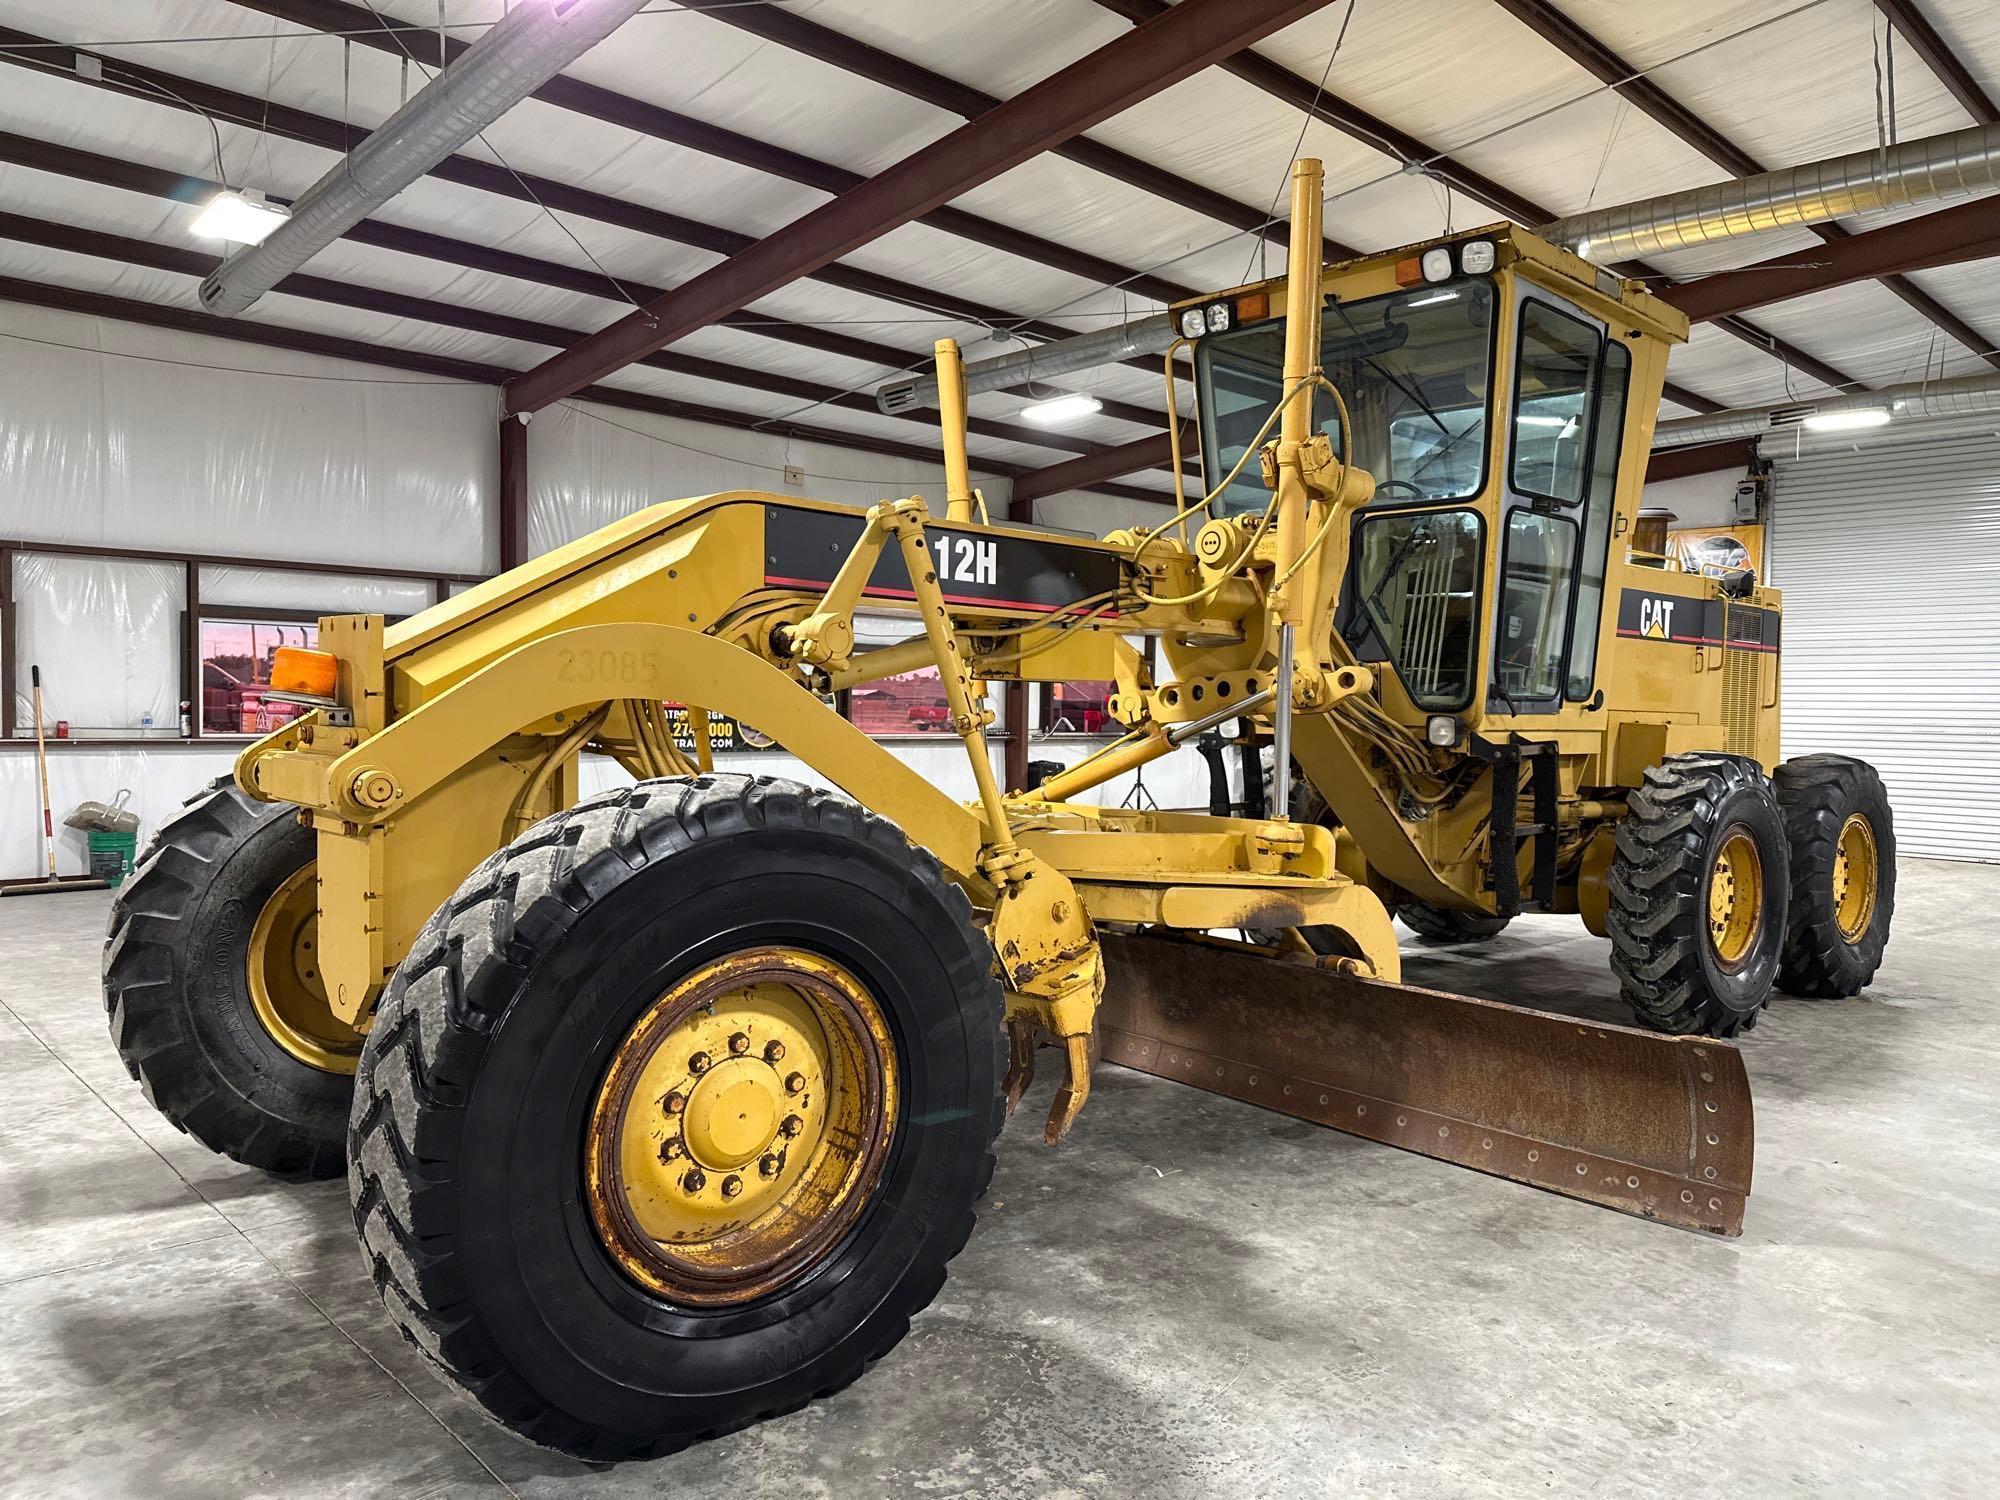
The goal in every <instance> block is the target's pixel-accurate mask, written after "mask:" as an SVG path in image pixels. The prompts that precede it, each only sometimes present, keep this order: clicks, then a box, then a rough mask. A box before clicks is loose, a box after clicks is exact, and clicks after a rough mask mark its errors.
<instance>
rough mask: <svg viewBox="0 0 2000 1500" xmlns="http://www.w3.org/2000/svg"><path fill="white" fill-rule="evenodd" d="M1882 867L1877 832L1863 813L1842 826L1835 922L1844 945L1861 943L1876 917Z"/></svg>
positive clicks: (1835, 874)
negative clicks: (1877, 846) (1876, 891)
mask: <svg viewBox="0 0 2000 1500" xmlns="http://www.w3.org/2000/svg"><path fill="white" fill-rule="evenodd" d="M1880 881H1881V864H1880V862H1879V860H1878V858H1877V856H1876V853H1875V829H1874V826H1873V825H1872V824H1871V823H1869V821H1868V819H1867V818H1866V817H1865V816H1864V815H1863V814H1861V813H1852V814H1850V815H1849V816H1848V819H1847V821H1846V822H1845V823H1843V824H1841V825H1840V842H1839V843H1838V844H1836V845H1835V846H1834V850H1833V920H1834V925H1835V926H1837V927H1839V929H1840V937H1841V941H1842V942H1846V943H1858V942H1860V941H1861V938H1862V935H1863V934H1864V933H1866V932H1867V931H1868V924H1869V922H1870V921H1871V920H1872V919H1873V918H1874V916H1875V890H1876V887H1877V885H1878V884H1879V883H1880Z"/></svg>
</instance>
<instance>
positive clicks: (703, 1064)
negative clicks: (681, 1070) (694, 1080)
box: [688, 1052, 708, 1077]
mask: <svg viewBox="0 0 2000 1500" xmlns="http://www.w3.org/2000/svg"><path fill="white" fill-rule="evenodd" d="M688 1071H689V1072H690V1073H693V1074H694V1075H695V1076H696V1077H699V1076H701V1075H702V1074H703V1073H706V1072H707V1071H708V1054H707V1053H706V1052H697V1053H695V1055H694V1056H693V1057H690V1058H689V1059H688Z"/></svg>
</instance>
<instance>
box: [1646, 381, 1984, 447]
mask: <svg viewBox="0 0 2000 1500" xmlns="http://www.w3.org/2000/svg"><path fill="white" fill-rule="evenodd" d="M1853 411H1886V412H1888V413H1889V414H1890V417H1891V419H1892V425H1893V424H1900V423H1903V422H1909V421H1930V420H1935V419H1938V418H1943V417H1963V416H1975V415H1977V414H1979V413H1981V412H2000V375H1960V376H1957V377H1955V378H1953V379H1950V380H1929V381H1917V382H1913V383H1911V384H1909V385H1888V386H1884V387H1882V389H1880V390H1879V391H1856V392H1855V393H1854V394H1852V395H1847V396H1828V397H1827V398H1826V399H1825V400H1823V401H1797V402H1790V403H1787V404H1786V405H1783V406H1758V407H1746V408H1744V409H1742V410H1739V411H1718V412H1713V413H1710V414H1709V415H1708V416H1705V417H1676V418H1674V419H1673V420H1672V421H1669V422H1662V423H1660V424H1659V425H1658V426H1657V427H1655V428H1654V429H1653V446H1654V447H1655V448H1685V447H1687V446H1688V445H1690V444H1692V443H1719V442H1724V441H1727V440H1728V439H1731V438H1747V437H1767V436H1769V435H1771V434H1773V433H1781V432H1789V431H1791V430H1792V429H1793V428H1795V427H1798V426H1800V425H1801V424H1802V423H1804V422H1805V420H1806V419H1807V418H1808V417H1818V416H1829V415H1832V414H1834V413H1837V412H1853ZM1807 432H1808V435H1809V436H1813V437H1817V436H1820V435H1821V434H1818V433H1813V432H1812V430H1811V429H1809V428H1808V429H1807Z"/></svg>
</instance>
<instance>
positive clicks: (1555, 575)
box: [1493, 510, 1576, 704]
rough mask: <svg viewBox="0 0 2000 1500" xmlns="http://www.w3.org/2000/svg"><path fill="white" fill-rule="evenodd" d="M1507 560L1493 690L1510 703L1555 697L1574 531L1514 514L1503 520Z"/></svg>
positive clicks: (1555, 519)
mask: <svg viewBox="0 0 2000 1500" xmlns="http://www.w3.org/2000/svg"><path fill="white" fill-rule="evenodd" d="M1506 557H1507V562H1506V567H1505V570H1504V571H1503V572H1502V574H1501V579H1500V623H1499V631H1498V635H1497V639H1496V640H1495V642H1494V647H1493V680H1494V686H1495V688H1496V690H1497V692H1498V694H1499V696H1500V697H1501V698H1503V699H1505V700H1507V701H1508V702H1509V703H1510V704H1519V703H1525V702H1530V701H1535V700H1543V699H1549V698H1554V697H1557V696H1558V695H1559V694H1560V693H1561V692H1562V687H1563V683H1562V661H1563V638H1564V636H1565V635H1566V634H1567V633H1568V629H1569V613H1570V589H1571V583H1572V580H1573V578H1574V576H1575V566H1574V561H1575V557H1576V527H1575V526H1574V525H1572V524H1571V523H1570V522H1569V521H1568V520H1566V519H1565V518H1564V517H1562V516H1550V515H1543V514H1542V513H1541V512H1540V511H1534V510H1516V511H1514V512H1513V513H1512V514H1511V515H1509V516H1508V517H1507V553H1506Z"/></svg>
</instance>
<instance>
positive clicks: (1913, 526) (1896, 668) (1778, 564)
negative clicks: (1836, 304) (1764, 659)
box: [1767, 437, 2000, 860]
mask: <svg viewBox="0 0 2000 1500" xmlns="http://www.w3.org/2000/svg"><path fill="white" fill-rule="evenodd" d="M1769 552H1770V557H1769V562H1768V568H1767V571H1768V573H1769V575H1770V581H1771V582H1772V583H1773V584H1775V585H1776V586H1777V587H1779V588H1781V589H1783V590H1784V591H1785V619H1784V654H1783V657H1782V658H1781V659H1782V662H1783V666H1784V700H1783V702H1784V753H1785V755H1786V757H1787V758H1789V757H1791V756H1795V755H1811V754H1815V753H1818V752H1822V751H1830V752H1836V753H1839V754H1843V755H1853V756H1857V757H1859V758H1860V759H1862V760H1865V761H1868V762H1869V763H1870V764H1872V765H1873V766H1874V767H1875V768H1876V769H1877V770H1879V771H1880V772H1881V773H1882V780H1883V781H1884V783H1885V784H1886V785H1887V786H1888V789H1889V800H1890V804H1891V806H1892V807H1893V808H1894V809H1895V814H1896V843H1897V847H1898V849H1899V851H1900V852H1901V853H1904V854H1910V855H1929V856H1932V857H1935V858H1942V859H1979V860H2000V437H1951V438H1937V439H1933V440H1931V441H1927V442H1911V443H1897V444H1894V445H1888V444H1873V445H1870V446H1869V447H1868V448H1866V449H1865V450H1863V451H1860V452H1850V453H1846V454H1842V455H1838V456H1834V455H1809V456H1807V457H1804V458H1801V459H1797V460H1791V461H1786V460H1783V459H1780V461H1779V463H1778V468H1777V473H1776V475H1775V477H1774V480H1773V486H1772V504H1771V530H1770V537H1769Z"/></svg>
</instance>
